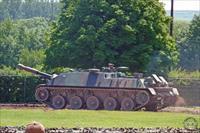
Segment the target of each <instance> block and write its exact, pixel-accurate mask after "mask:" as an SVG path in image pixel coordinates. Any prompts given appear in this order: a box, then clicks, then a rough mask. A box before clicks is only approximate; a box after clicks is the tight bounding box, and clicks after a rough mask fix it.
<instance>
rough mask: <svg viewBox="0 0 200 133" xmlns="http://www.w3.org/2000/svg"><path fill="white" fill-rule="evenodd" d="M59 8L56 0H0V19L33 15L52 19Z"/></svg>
mask: <svg viewBox="0 0 200 133" xmlns="http://www.w3.org/2000/svg"><path fill="white" fill-rule="evenodd" d="M60 9H61V4H60V3H59V1H58V0H1V1H0V21H2V20H4V19H5V18H8V17H9V18H11V19H13V20H16V19H27V18H33V17H44V18H47V19H51V20H53V19H55V17H56V15H58V13H59V12H60Z"/></svg>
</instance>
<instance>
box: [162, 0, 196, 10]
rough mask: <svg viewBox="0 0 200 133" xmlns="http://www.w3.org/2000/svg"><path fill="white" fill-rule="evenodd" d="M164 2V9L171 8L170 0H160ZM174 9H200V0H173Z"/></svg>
mask: <svg viewBox="0 0 200 133" xmlns="http://www.w3.org/2000/svg"><path fill="white" fill-rule="evenodd" d="M160 2H163V3H164V4H165V10H170V9H171V0H160ZM174 10H193V11H200V0H174Z"/></svg>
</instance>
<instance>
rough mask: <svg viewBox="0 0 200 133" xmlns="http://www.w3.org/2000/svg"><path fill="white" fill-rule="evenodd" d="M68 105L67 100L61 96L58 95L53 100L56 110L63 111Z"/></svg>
mask: <svg viewBox="0 0 200 133" xmlns="http://www.w3.org/2000/svg"><path fill="white" fill-rule="evenodd" d="M65 105H66V101H65V98H64V97H63V96H61V95H56V96H54V97H53V98H52V106H53V108H55V109H62V108H64V107H65Z"/></svg>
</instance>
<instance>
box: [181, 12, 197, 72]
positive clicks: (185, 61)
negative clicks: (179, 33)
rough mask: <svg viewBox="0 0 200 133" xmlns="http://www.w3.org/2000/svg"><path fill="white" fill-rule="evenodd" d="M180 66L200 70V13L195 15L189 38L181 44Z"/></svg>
mask: <svg viewBox="0 0 200 133" xmlns="http://www.w3.org/2000/svg"><path fill="white" fill-rule="evenodd" d="M180 66H181V67H182V68H184V69H187V70H200V15H198V16H197V15H195V16H194V18H193V20H192V22H191V24H190V28H189V32H188V36H187V38H186V39H185V40H184V41H183V42H182V43H181V44H180Z"/></svg>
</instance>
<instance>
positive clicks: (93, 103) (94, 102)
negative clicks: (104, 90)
mask: <svg viewBox="0 0 200 133" xmlns="http://www.w3.org/2000/svg"><path fill="white" fill-rule="evenodd" d="M86 105H87V109H90V110H97V109H98V108H99V105H100V103H99V99H98V98H97V97H95V96H90V97H88V98H87V101H86Z"/></svg>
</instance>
